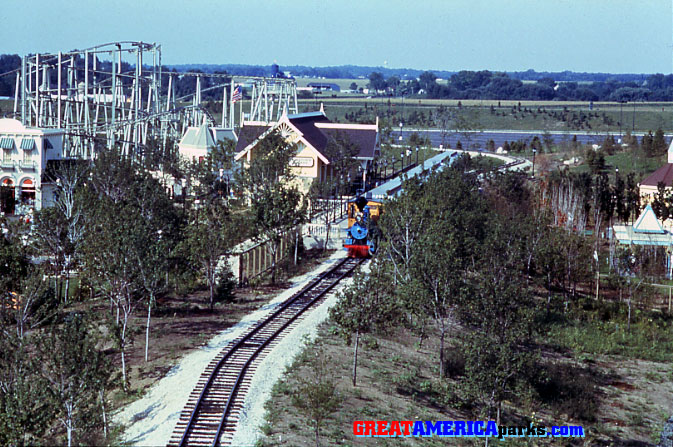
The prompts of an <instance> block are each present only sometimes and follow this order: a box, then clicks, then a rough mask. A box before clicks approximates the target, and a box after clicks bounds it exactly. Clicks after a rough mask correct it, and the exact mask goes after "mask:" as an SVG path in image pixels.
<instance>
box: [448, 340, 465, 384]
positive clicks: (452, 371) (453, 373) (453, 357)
mask: <svg viewBox="0 0 673 447" xmlns="http://www.w3.org/2000/svg"><path fill="white" fill-rule="evenodd" d="M444 359H445V360H444V371H445V373H446V376H447V377H451V378H455V377H458V376H463V375H465V354H464V353H463V351H462V350H461V349H460V348H458V347H451V348H448V349H446V350H445V354H444Z"/></svg>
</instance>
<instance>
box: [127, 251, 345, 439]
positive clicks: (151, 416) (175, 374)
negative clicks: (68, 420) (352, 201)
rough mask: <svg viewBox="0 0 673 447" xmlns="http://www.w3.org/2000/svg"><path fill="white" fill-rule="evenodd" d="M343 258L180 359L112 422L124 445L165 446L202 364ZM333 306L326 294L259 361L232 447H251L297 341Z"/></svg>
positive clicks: (336, 255)
mask: <svg viewBox="0 0 673 447" xmlns="http://www.w3.org/2000/svg"><path fill="white" fill-rule="evenodd" d="M344 256H345V253H344V252H343V251H337V252H336V253H334V254H333V255H332V256H331V257H330V258H328V259H327V260H326V261H325V262H323V263H322V264H321V265H320V266H319V267H318V268H317V269H316V270H314V271H312V272H309V273H307V274H305V275H302V276H300V277H297V278H294V279H293V280H292V287H290V288H289V289H288V290H286V291H284V292H282V293H281V294H279V295H278V296H277V297H276V298H274V299H273V300H272V301H271V302H270V303H269V304H267V305H265V306H263V307H262V308H261V309H259V310H257V311H255V312H253V313H251V314H250V315H247V316H246V317H244V318H243V319H241V321H240V322H238V323H237V324H236V325H234V326H232V327H230V328H227V329H226V330H224V331H222V332H220V333H218V334H217V335H216V336H214V337H213V338H212V339H211V340H210V341H209V342H208V344H207V345H206V346H204V347H202V348H200V349H198V350H196V351H194V352H192V353H189V354H188V355H186V356H185V357H183V358H182V359H181V360H180V362H179V363H178V364H177V365H175V366H174V367H173V368H171V370H170V371H169V372H168V373H167V374H166V376H165V377H164V378H163V379H161V380H159V381H158V382H157V383H156V384H154V385H153V386H152V387H151V388H150V389H149V391H148V392H147V393H146V394H145V396H144V397H143V398H141V399H139V400H137V401H136V402H133V403H132V404H130V405H128V406H126V407H124V408H122V409H121V410H120V411H119V412H118V413H117V414H116V415H115V417H114V419H115V422H117V423H120V424H123V425H124V426H125V427H126V430H125V432H124V439H125V441H127V442H129V443H131V444H133V445H139V446H156V445H166V444H167V443H168V441H169V439H170V437H171V434H172V432H173V429H174V427H175V424H176V423H177V421H178V419H179V417H180V412H181V411H182V409H183V407H184V405H185V403H186V402H187V399H188V397H189V394H190V393H191V392H192V390H193V389H194V386H195V385H196V383H197V381H198V379H199V377H200V375H201V373H202V372H203V370H204V369H205V368H206V366H207V365H208V363H209V362H210V361H211V360H212V359H213V358H214V357H215V356H216V355H217V354H218V353H219V352H220V351H221V350H222V349H223V348H224V347H225V346H226V345H227V344H228V343H229V342H230V341H232V340H233V339H235V338H236V337H238V336H239V335H241V334H242V333H243V332H244V331H245V330H247V329H248V328H249V327H250V326H251V325H253V324H254V323H255V322H257V321H259V320H260V319H261V318H263V317H264V316H266V315H268V314H269V313H270V312H272V311H273V310H274V309H275V308H276V306H277V305H278V304H279V303H281V302H283V301H284V300H285V299H287V298H288V297H289V296H291V295H292V294H293V293H295V292H296V291H298V290H299V289H301V287H302V286H303V285H304V284H305V283H306V282H307V281H309V280H310V279H312V278H314V277H315V276H317V275H318V274H320V273H322V272H324V271H325V270H327V269H328V268H329V267H331V266H332V265H334V263H336V262H337V261H338V260H340V259H341V258H343V257H344ZM349 281H350V280H346V281H344V282H342V283H341V284H339V285H338V287H337V288H336V289H337V290H338V289H339V288H341V287H344V286H345V285H346V284H347V283H348V282H349ZM335 301H336V294H335V293H331V294H330V295H329V296H328V297H327V298H326V300H325V301H323V302H322V304H321V305H320V306H318V307H317V308H315V309H313V310H312V311H310V313H309V314H308V315H306V316H305V317H304V319H303V320H302V321H301V322H300V323H299V324H297V326H296V327H295V328H293V329H292V331H291V332H289V333H288V334H286V335H285V337H284V338H283V339H282V340H281V341H280V342H278V344H277V345H276V347H275V348H274V349H273V351H271V352H270V353H268V354H267V356H266V357H265V358H264V360H262V362H261V363H260V365H259V367H258V368H257V371H256V373H255V375H254V377H253V379H252V383H251V385H250V389H249V391H248V394H247V396H246V401H245V404H244V407H243V409H242V411H241V415H240V418H239V423H238V427H237V431H236V433H235V435H234V439H233V441H234V443H233V445H235V446H244V445H254V444H255V442H256V440H257V439H258V437H260V436H261V434H260V432H259V426H260V425H261V424H262V423H263V422H264V403H265V401H266V400H267V399H268V398H269V396H270V394H271V388H272V387H273V384H274V383H275V382H276V381H277V380H278V379H279V378H280V377H281V376H282V374H283V372H284V371H285V367H286V366H287V365H289V364H290V363H291V361H292V359H293V357H294V356H296V355H297V354H299V352H301V349H302V348H303V346H304V345H303V343H302V339H303V338H304V337H306V336H308V337H310V338H312V337H313V336H314V333H315V330H316V327H317V326H318V324H320V323H321V322H322V321H323V320H324V319H325V318H327V315H328V309H329V307H330V306H332V305H333V304H334V302H335Z"/></svg>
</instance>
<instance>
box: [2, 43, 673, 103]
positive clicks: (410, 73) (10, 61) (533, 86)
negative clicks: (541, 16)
mask: <svg viewBox="0 0 673 447" xmlns="http://www.w3.org/2000/svg"><path fill="white" fill-rule="evenodd" d="M92 57H93V55H92ZM108 65H110V62H109V61H105V62H104V61H99V62H98V67H99V69H102V70H106V69H109V67H108ZM76 66H77V67H78V69H80V70H82V79H83V68H84V60H83V58H81V57H78V58H77V61H76ZM20 67H21V58H20V57H19V56H18V55H16V54H14V55H10V54H3V55H0V75H3V74H6V73H9V74H7V75H5V76H0V96H12V95H13V94H14V89H15V82H16V75H15V74H14V73H13V71H14V70H16V69H19V68H20ZM132 69H133V65H129V64H127V63H126V62H124V63H123V67H122V70H123V71H131V70H132ZM165 69H166V71H172V72H184V71H192V72H203V73H228V74H232V75H242V76H270V75H271V73H272V68H271V65H268V66H262V65H237V64H222V65H209V64H184V65H171V66H165ZM281 70H283V71H284V72H290V74H291V75H292V76H310V77H325V78H332V79H334V78H342V79H343V78H346V79H357V78H369V81H370V88H374V89H376V90H379V91H380V92H381V93H383V92H385V93H386V94H388V95H393V96H396V95H418V96H421V97H428V98H449V99H516V100H579V101H671V100H673V75H666V76H664V75H662V74H655V75H649V74H610V73H576V72H571V71H563V72H536V71H534V70H527V71H521V72H511V73H501V72H491V71H487V70H483V71H460V72H451V71H443V70H436V71H422V70H416V69H410V68H383V67H361V66H355V65H342V66H338V67H307V66H303V65H295V66H282V67H281ZM51 77H52V78H53V79H52V82H55V79H56V70H52V71H51ZM78 77H79V76H78ZM438 78H442V79H448V82H446V81H443V82H437V79H438ZM162 81H163V83H162V84H163V85H162V86H161V87H162V90H163V91H164V92H165V89H166V87H167V85H166V84H167V81H168V76H166V77H165V78H164V79H163V80H162ZM522 81H534V82H525V83H524V82H522ZM176 82H177V90H178V91H177V92H176V93H177V95H178V96H182V95H186V94H188V93H191V92H193V85H195V84H196V80H195V78H191V77H187V78H183V79H179V80H177V81H176ZM205 82H206V83H207V84H208V85H204V84H203V83H202V88H206V87H208V86H210V84H211V83H213V84H215V83H218V84H219V83H220V82H216V81H212V82H211V80H207V81H205ZM162 93H163V92H162ZM207 93H209V94H208V95H206V96H207V97H210V96H213V99H214V98H215V97H216V96H217V95H216V93H215V92H207Z"/></svg>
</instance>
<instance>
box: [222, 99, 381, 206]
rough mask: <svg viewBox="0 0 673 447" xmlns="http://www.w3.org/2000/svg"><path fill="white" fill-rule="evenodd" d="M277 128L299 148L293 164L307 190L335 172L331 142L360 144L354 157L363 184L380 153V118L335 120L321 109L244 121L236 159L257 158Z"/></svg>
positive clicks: (295, 172)
mask: <svg viewBox="0 0 673 447" xmlns="http://www.w3.org/2000/svg"><path fill="white" fill-rule="evenodd" d="M274 131H275V132H279V133H280V135H282V136H283V138H285V139H286V140H287V141H288V142H289V143H291V144H295V145H296V147H297V152H296V155H295V156H294V157H293V158H292V160H290V166H291V168H292V170H293V173H294V174H295V175H296V177H297V179H298V181H299V187H300V190H301V191H302V192H303V193H307V192H308V191H309V189H310V187H311V184H312V183H313V181H314V180H315V179H318V180H319V181H324V180H326V179H328V178H330V177H331V176H332V175H333V165H332V160H330V159H329V155H328V151H327V150H326V149H327V146H328V144H329V143H330V141H334V140H335V139H344V140H347V141H348V142H349V143H350V144H353V145H354V146H356V147H357V150H358V153H357V155H356V156H355V157H354V158H355V160H357V161H358V163H359V173H360V174H358V175H362V181H363V183H364V181H365V180H366V176H367V173H368V172H369V171H370V170H371V169H372V165H373V162H374V160H375V159H376V158H377V157H378V156H379V154H380V144H379V131H378V119H377V122H376V124H343V123H333V122H331V121H330V120H329V119H328V118H327V116H326V115H325V112H324V111H323V110H322V109H321V110H320V111H319V112H309V113H300V114H296V115H287V114H283V116H282V117H281V119H280V120H278V121H277V122H272V123H263V122H255V121H248V122H244V123H243V127H242V128H241V131H240V133H239V136H238V144H237V146H236V152H237V153H236V157H235V159H236V160H237V161H240V162H242V163H243V164H244V165H245V164H249V163H250V161H251V160H252V159H253V158H254V157H255V147H256V145H257V144H258V143H259V142H260V141H261V140H262V139H263V138H264V137H265V136H267V135H268V134H269V133H271V132H274Z"/></svg>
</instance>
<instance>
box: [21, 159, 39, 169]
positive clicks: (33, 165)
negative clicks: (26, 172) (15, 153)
mask: <svg viewBox="0 0 673 447" xmlns="http://www.w3.org/2000/svg"><path fill="white" fill-rule="evenodd" d="M19 166H20V167H21V169H33V170H34V169H35V168H36V167H37V163H35V162H34V161H20V162H19Z"/></svg>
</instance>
